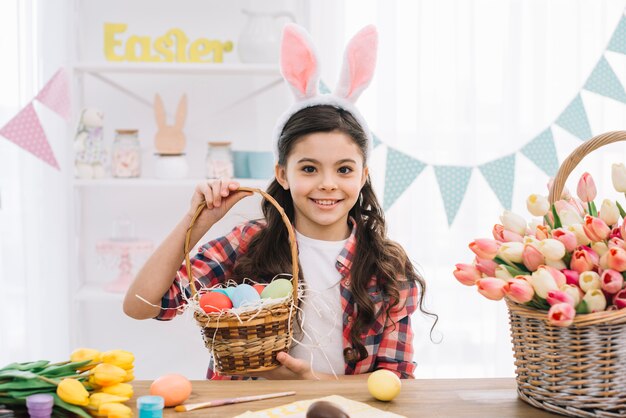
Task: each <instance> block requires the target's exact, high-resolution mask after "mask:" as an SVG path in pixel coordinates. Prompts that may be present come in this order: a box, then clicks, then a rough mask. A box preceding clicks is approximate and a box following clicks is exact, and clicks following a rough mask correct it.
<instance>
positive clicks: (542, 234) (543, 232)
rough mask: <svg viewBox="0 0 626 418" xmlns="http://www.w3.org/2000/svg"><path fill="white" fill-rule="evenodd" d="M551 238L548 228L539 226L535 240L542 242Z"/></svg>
mask: <svg viewBox="0 0 626 418" xmlns="http://www.w3.org/2000/svg"><path fill="white" fill-rule="evenodd" d="M549 236H550V235H549V230H548V227H547V226H545V225H537V228H536V229H535V238H537V239H538V240H540V241H541V240H544V239H546V238H548V237H549Z"/></svg>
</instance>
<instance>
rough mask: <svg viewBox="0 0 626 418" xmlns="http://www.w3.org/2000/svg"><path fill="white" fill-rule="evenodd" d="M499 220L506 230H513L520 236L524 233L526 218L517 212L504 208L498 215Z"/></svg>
mask: <svg viewBox="0 0 626 418" xmlns="http://www.w3.org/2000/svg"><path fill="white" fill-rule="evenodd" d="M500 221H501V222H502V226H504V229H506V230H507V231H511V232H515V233H516V234H520V235H522V236H524V235H525V234H526V220H525V219H524V218H522V217H521V216H519V215H518V214H516V213H513V212H511V211H509V210H505V211H504V213H502V215H501V216H500Z"/></svg>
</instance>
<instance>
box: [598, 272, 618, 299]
mask: <svg viewBox="0 0 626 418" xmlns="http://www.w3.org/2000/svg"><path fill="white" fill-rule="evenodd" d="M600 280H601V282H602V283H601V286H602V290H604V291H605V292H606V293H609V294H611V295H612V294H615V293H617V292H619V291H620V290H622V286H624V277H623V276H622V274H621V273H619V272H617V271H615V270H604V271H603V272H602V276H600Z"/></svg>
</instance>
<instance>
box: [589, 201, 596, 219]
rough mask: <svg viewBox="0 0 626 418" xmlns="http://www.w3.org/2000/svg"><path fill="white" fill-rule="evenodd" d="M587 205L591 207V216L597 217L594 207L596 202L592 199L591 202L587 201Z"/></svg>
mask: <svg viewBox="0 0 626 418" xmlns="http://www.w3.org/2000/svg"><path fill="white" fill-rule="evenodd" d="M589 206H590V207H591V216H593V217H597V216H598V209H596V204H595V203H594V202H593V201H591V202H589Z"/></svg>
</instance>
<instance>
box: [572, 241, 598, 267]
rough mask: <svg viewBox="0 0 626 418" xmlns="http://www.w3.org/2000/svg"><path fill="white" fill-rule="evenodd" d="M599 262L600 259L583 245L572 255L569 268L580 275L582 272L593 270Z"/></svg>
mask: <svg viewBox="0 0 626 418" xmlns="http://www.w3.org/2000/svg"><path fill="white" fill-rule="evenodd" d="M599 262H600V259H599V257H598V254H597V253H596V252H595V251H593V250H592V249H591V248H589V247H587V246H585V245H581V246H579V247H578V249H576V250H575V251H574V252H573V253H572V259H571V260H570V263H569V268H570V269H572V270H575V271H577V272H578V273H582V272H583V271H590V270H593V269H594V268H596V267H597V266H598V263H599Z"/></svg>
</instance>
